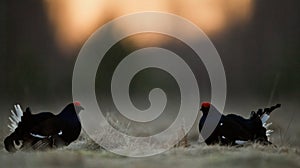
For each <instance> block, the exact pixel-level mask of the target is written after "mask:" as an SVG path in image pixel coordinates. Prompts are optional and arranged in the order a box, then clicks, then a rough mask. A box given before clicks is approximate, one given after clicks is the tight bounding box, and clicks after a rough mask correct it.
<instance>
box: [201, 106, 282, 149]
mask: <svg viewBox="0 0 300 168" xmlns="http://www.w3.org/2000/svg"><path fill="white" fill-rule="evenodd" d="M278 107H280V104H277V105H275V106H272V107H271V108H266V109H264V111H262V110H258V111H257V112H252V113H251V116H250V118H249V119H246V118H243V117H241V116H239V115H236V114H228V115H222V114H221V113H220V112H219V111H218V110H217V109H216V108H215V107H214V106H213V105H211V104H210V103H208V102H204V103H202V105H201V111H202V113H203V115H202V117H201V119H200V123H199V131H200V132H201V134H202V132H205V130H202V129H203V127H204V124H205V123H206V122H207V123H206V124H207V125H210V124H211V122H212V121H213V119H214V118H216V117H213V116H219V118H220V120H219V121H216V122H217V124H216V125H215V128H213V131H212V132H211V134H210V135H209V136H206V139H205V143H206V144H208V145H211V144H221V145H236V144H238V143H239V142H246V141H252V142H261V143H263V144H271V142H269V140H268V137H267V135H268V134H269V133H268V131H267V129H266V128H265V127H266V121H267V119H268V117H269V115H270V113H271V112H272V111H273V110H275V109H276V108H278ZM209 114H210V116H212V117H210V118H208V116H209ZM265 117H266V118H265ZM206 129H207V127H206Z"/></svg>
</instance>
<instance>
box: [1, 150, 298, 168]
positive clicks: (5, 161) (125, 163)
mask: <svg viewBox="0 0 300 168" xmlns="http://www.w3.org/2000/svg"><path fill="white" fill-rule="evenodd" d="M0 153H1V154H0V163H1V167H4V166H5V167H73V168H76V167H218V168H219V167H230V168H232V167H245V168H248V167H249V168H252V167H255V168H259V167H264V168H265V167H272V168H276V167H278V168H281V167H285V168H287V167H300V162H299V160H300V150H299V149H296V148H289V147H278V148H275V147H271V146H269V147H262V146H259V145H256V144H254V145H250V146H247V147H243V148H235V147H220V146H205V145H192V146H190V147H189V148H174V149H171V150H169V151H167V152H165V153H163V154H159V155H156V156H152V157H147V158H127V157H120V156H117V155H114V154H112V153H109V152H106V151H103V150H88V149H74V150H73V149H70V148H68V149H61V150H56V151H49V152H29V153H25V152H19V153H15V154H8V153H7V152H5V151H3V150H2V151H1V152H0Z"/></svg>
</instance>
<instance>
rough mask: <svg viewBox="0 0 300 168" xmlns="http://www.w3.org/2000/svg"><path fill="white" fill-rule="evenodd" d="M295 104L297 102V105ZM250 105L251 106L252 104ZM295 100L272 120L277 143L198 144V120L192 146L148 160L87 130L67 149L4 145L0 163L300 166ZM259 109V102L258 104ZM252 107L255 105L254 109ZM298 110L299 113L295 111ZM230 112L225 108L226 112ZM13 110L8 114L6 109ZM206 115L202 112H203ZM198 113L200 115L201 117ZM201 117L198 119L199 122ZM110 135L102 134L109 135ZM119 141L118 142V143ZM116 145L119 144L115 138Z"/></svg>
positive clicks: (1, 148) (101, 165)
mask: <svg viewBox="0 0 300 168" xmlns="http://www.w3.org/2000/svg"><path fill="white" fill-rule="evenodd" d="M292 105H294V106H292ZM249 106H250V105H249ZM297 106H298V105H297V104H296V103H293V104H287V103H283V106H282V108H280V109H279V110H277V111H275V112H274V114H272V116H271V119H270V122H273V125H272V126H271V128H272V129H274V130H275V132H274V134H272V136H271V141H272V142H273V143H274V144H275V145H276V146H277V147H274V146H260V145H258V144H248V145H246V146H244V147H238V148H237V147H220V146H217V145H216V146H206V145H205V144H203V143H202V144H198V143H197V136H198V133H197V131H196V130H197V123H195V127H194V128H193V129H192V130H191V131H190V132H189V136H188V137H189V138H188V141H189V143H190V144H191V146H189V147H187V148H182V147H179V148H173V149H170V150H169V151H167V152H164V153H162V154H159V155H155V156H151V157H146V158H131V157H122V156H118V155H115V154H112V153H110V152H107V151H105V150H103V149H100V148H99V146H97V145H96V144H93V143H92V141H90V140H87V138H85V135H84V134H83V135H82V136H81V138H79V140H77V141H75V142H74V143H72V144H70V145H69V146H68V147H66V148H63V149H59V150H53V151H47V152H17V153H15V154H9V153H8V152H6V151H5V150H4V148H3V143H0V166H1V167H41V166H43V167H73V168H76V167H143V168H144V167H185V168H186V167H209V168H210V167H218V168H219V167H222V168H223V167H225V168H226V167H228V168H229V167H230V168H232V167H245V168H248V167H249V168H253V167H255V168H259V167H262V168H265V167H272V168H276V167H278V168H281V167H285V168H286V167H300V162H299V160H300V148H299V147H300V143H299V141H298V139H299V137H300V132H299V127H300V123H299V122H297V121H296V119H297V118H299V113H297V111H295V110H296V109H298V107H297ZM258 107H259V106H258ZM251 108H252V107H251ZM251 108H250V107H247V106H244V105H243V104H240V107H239V106H236V108H235V109H234V108H232V109H228V110H227V111H229V112H233V113H236V112H235V111H242V110H241V109H246V110H244V111H245V113H243V114H241V115H243V116H247V115H248V112H246V111H249V110H250V109H251ZM294 111H295V112H294ZM225 113H226V112H225ZM6 114H9V113H6ZM200 116H201V115H200ZM200 116H199V117H200ZM2 117H3V118H1V120H2V121H3V122H1V127H2V128H3V129H2V135H1V136H0V140H1V142H3V139H4V137H5V136H6V135H8V129H7V128H6V124H7V117H8V116H6V115H5V114H3V115H2ZM197 121H198V120H197ZM105 135H106V134H103V136H105ZM117 142H118V143H119V141H116V142H115V143H117ZM112 143H114V142H113V141H112Z"/></svg>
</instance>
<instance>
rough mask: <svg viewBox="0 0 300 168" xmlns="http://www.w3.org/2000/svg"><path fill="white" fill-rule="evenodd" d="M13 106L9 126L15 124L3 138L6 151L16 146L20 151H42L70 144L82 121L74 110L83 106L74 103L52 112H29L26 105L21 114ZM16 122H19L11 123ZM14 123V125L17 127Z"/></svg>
mask: <svg viewBox="0 0 300 168" xmlns="http://www.w3.org/2000/svg"><path fill="white" fill-rule="evenodd" d="M17 107H18V108H16V106H15V110H16V114H18V115H20V114H21V117H20V116H18V115H16V116H17V117H16V116H12V117H11V118H13V119H16V118H20V119H17V120H13V119H11V121H12V124H11V125H10V128H13V127H15V129H14V130H13V132H12V133H11V135H9V136H8V137H7V138H6V139H5V140H4V144H5V148H6V150H7V151H9V152H15V151H17V148H16V146H20V149H22V150H28V149H30V150H43V149H49V148H57V147H62V146H66V145H69V144H70V143H71V142H73V141H75V140H76V139H77V138H78V136H79V134H80V131H81V123H80V120H79V118H78V116H77V113H76V111H78V112H79V111H80V110H82V109H83V108H82V107H81V106H80V105H78V104H77V105H76V104H75V103H70V104H68V105H67V106H66V107H65V108H64V109H63V110H62V112H61V113H59V114H58V115H54V114H52V113H50V112H41V113H38V114H32V113H31V111H30V109H29V108H27V109H26V111H25V112H24V113H20V112H18V110H19V111H20V110H21V108H20V107H19V106H17ZM14 121H18V123H16V122H14ZM16 125H17V127H16Z"/></svg>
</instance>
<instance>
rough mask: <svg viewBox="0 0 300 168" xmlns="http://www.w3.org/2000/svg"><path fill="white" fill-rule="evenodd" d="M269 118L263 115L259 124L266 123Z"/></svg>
mask: <svg viewBox="0 0 300 168" xmlns="http://www.w3.org/2000/svg"><path fill="white" fill-rule="evenodd" d="M269 118H270V116H269V115H268V114H266V113H265V114H263V115H262V116H261V117H260V119H261V122H262V123H263V124H264V123H266V122H267V121H268V119H269Z"/></svg>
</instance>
